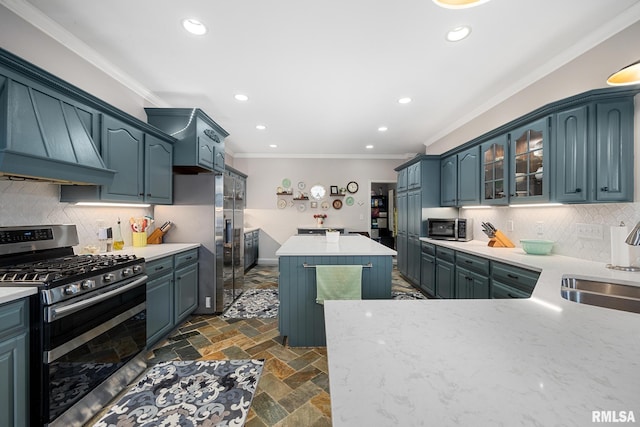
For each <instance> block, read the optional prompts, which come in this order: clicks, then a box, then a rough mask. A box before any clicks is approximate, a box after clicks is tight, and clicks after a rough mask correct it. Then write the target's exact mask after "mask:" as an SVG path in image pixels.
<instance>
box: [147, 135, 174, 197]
mask: <svg viewBox="0 0 640 427" xmlns="http://www.w3.org/2000/svg"><path fill="white" fill-rule="evenodd" d="M172 167H173V145H172V144H170V143H168V142H166V141H163V140H161V139H160V138H156V137H155V136H153V135H148V134H147V135H145V138H144V201H145V202H147V203H153V204H156V205H158V204H163V205H170V204H171V203H172V202H173V172H172Z"/></svg>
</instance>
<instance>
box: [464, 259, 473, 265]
mask: <svg viewBox="0 0 640 427" xmlns="http://www.w3.org/2000/svg"><path fill="white" fill-rule="evenodd" d="M464 262H466V263H467V264H473V261H471V260H468V259H465V260H464Z"/></svg>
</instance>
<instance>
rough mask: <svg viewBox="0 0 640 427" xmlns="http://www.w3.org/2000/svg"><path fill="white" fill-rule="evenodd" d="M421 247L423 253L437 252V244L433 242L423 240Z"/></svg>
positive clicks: (432, 253) (431, 253)
mask: <svg viewBox="0 0 640 427" xmlns="http://www.w3.org/2000/svg"><path fill="white" fill-rule="evenodd" d="M420 248H421V251H422V253H423V254H427V255H433V256H435V254H436V245H434V244H433V243H427V242H422V243H421V244H420Z"/></svg>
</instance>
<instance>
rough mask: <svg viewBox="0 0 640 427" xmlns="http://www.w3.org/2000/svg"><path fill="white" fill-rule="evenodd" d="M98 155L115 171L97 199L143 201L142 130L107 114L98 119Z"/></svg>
mask: <svg viewBox="0 0 640 427" xmlns="http://www.w3.org/2000/svg"><path fill="white" fill-rule="evenodd" d="M101 142H102V147H101V152H102V158H103V159H104V161H105V163H106V164H107V167H109V168H111V169H114V170H117V171H118V173H116V175H115V177H114V178H113V182H111V184H109V185H106V186H104V187H103V189H102V193H101V199H102V200H107V201H117V202H124V201H130V202H141V201H143V200H144V133H143V132H142V131H141V130H140V129H137V128H135V127H133V126H131V125H128V124H126V123H124V122H122V121H121V120H118V119H116V118H113V117H110V116H106V115H105V116H103V119H102V139H101Z"/></svg>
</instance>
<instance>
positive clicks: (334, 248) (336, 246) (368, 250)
mask: <svg viewBox="0 0 640 427" xmlns="http://www.w3.org/2000/svg"><path fill="white" fill-rule="evenodd" d="M395 254H396V251H394V250H393V249H391V248H388V247H386V246H384V245H381V244H380V243H378V242H376V241H374V240H371V239H369V238H368V237H364V236H361V235H340V237H339V239H338V242H337V243H333V242H327V238H326V236H324V235H302V236H291V237H289V239H287V241H286V242H284V243H283V244H282V246H280V249H278V250H277V251H276V255H277V256H326V255H334V256H350V255H369V256H378V255H379V256H392V255H395Z"/></svg>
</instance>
